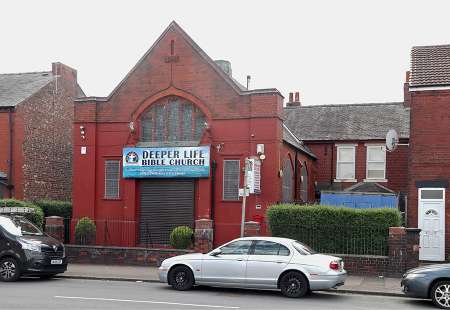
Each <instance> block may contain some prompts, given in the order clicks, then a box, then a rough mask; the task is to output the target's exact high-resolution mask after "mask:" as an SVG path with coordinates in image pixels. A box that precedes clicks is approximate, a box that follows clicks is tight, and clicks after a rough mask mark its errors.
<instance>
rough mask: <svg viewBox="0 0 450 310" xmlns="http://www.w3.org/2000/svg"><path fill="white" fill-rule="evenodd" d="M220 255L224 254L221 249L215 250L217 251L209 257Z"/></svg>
mask: <svg viewBox="0 0 450 310" xmlns="http://www.w3.org/2000/svg"><path fill="white" fill-rule="evenodd" d="M220 253H222V251H221V250H220V249H215V250H213V251H212V252H211V253H210V254H209V255H211V256H217V255H219V254H220Z"/></svg>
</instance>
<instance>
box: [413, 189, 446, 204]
mask: <svg viewBox="0 0 450 310" xmlns="http://www.w3.org/2000/svg"><path fill="white" fill-rule="evenodd" d="M424 190H438V191H442V199H430V198H428V199H427V198H422V191H424ZM445 190H446V189H445V188H442V187H420V188H419V189H418V191H419V195H418V197H419V203H420V202H421V201H422V200H425V201H444V202H445Z"/></svg>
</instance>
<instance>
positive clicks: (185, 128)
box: [141, 97, 206, 142]
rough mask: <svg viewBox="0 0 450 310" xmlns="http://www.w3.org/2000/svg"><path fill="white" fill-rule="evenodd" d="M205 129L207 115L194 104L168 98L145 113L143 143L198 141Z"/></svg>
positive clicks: (142, 121)
mask: <svg viewBox="0 0 450 310" xmlns="http://www.w3.org/2000/svg"><path fill="white" fill-rule="evenodd" d="M205 127H206V117H205V115H204V114H203V112H202V111H201V110H200V109H199V108H198V107H196V106H195V105H194V104H193V103H192V102H190V101H188V100H185V99H183V98H180V97H167V98H163V99H161V100H160V101H158V102H156V103H154V104H152V105H151V106H150V108H148V109H147V110H146V111H145V112H144V113H143V115H142V117H141V142H166V141H169V142H173V141H198V140H200V138H201V136H202V134H203V130H204V129H205Z"/></svg>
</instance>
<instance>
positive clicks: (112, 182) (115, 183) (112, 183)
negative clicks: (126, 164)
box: [105, 160, 120, 199]
mask: <svg viewBox="0 0 450 310" xmlns="http://www.w3.org/2000/svg"><path fill="white" fill-rule="evenodd" d="M119 181H120V160H106V161H105V198H106V199H117V198H119Z"/></svg>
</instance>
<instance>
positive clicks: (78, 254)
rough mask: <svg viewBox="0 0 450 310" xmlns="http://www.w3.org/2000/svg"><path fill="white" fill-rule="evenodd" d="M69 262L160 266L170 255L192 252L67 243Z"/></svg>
mask: <svg viewBox="0 0 450 310" xmlns="http://www.w3.org/2000/svg"><path fill="white" fill-rule="evenodd" d="M66 251H67V256H68V259H69V263H81V264H106V265H141V266H159V265H161V262H162V261H163V260H164V259H166V258H169V257H173V256H177V255H182V254H188V253H192V252H193V251H190V250H175V249H147V248H123V247H107V246H87V245H66Z"/></svg>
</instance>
